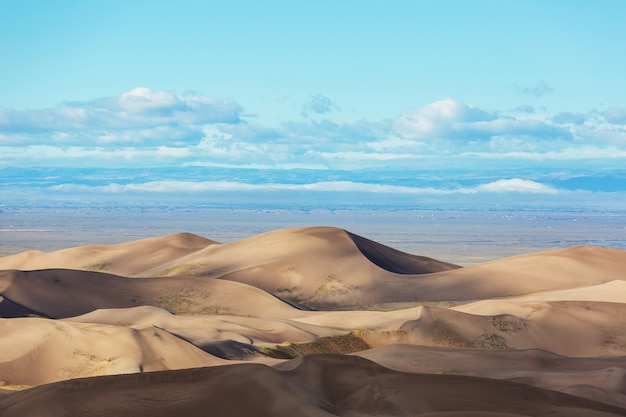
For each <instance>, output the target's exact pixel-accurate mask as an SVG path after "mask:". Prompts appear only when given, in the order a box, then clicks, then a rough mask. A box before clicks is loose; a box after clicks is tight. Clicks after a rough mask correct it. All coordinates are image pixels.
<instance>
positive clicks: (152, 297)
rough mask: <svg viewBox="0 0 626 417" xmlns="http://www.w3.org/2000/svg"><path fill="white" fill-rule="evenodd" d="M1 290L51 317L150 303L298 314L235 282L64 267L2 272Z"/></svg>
mask: <svg viewBox="0 0 626 417" xmlns="http://www.w3.org/2000/svg"><path fill="white" fill-rule="evenodd" d="M0 294H2V295H3V296H4V297H5V298H7V299H9V300H11V301H12V302H14V303H16V304H19V305H20V306H22V307H24V308H27V309H32V310H34V311H37V312H39V313H41V314H43V315H45V316H48V317H52V318H66V317H72V316H77V315H81V314H85V313H88V312H90V311H93V310H97V309H101V308H126V307H137V306H141V305H151V306H155V307H160V308H164V309H166V310H169V311H171V312H173V313H181V314H182V313H187V314H236V315H242V316H254V317H256V316H263V315H265V314H269V315H288V314H293V315H294V316H297V315H298V311H299V310H296V309H295V308H294V307H292V306H291V305H290V304H287V303H285V302H283V301H281V300H279V299H278V298H276V297H274V296H272V295H270V294H268V293H266V292H265V291H263V290H260V289H258V288H254V287H251V286H248V285H245V284H241V283H238V282H229V281H220V280H212V279H202V278H193V277H173V278H153V279H141V280H138V279H131V278H124V277H119V276H115V275H110V274H103V273H98V272H88V271H74V270H64V269H48V270H40V271H0Z"/></svg>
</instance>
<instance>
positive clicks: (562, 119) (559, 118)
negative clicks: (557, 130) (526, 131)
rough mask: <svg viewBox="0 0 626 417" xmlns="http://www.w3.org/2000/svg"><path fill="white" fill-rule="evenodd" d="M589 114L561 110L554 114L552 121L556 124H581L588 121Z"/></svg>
mask: <svg viewBox="0 0 626 417" xmlns="http://www.w3.org/2000/svg"><path fill="white" fill-rule="evenodd" d="M587 119H588V116H587V115H584V114H582V113H570V112H561V113H558V114H555V115H554V116H552V119H551V120H552V122H554V123H556V124H567V123H571V124H575V125H581V124H583V123H585V121H587Z"/></svg>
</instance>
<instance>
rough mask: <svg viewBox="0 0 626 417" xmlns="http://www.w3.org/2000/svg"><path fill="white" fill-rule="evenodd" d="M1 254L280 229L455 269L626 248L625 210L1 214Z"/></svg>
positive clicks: (67, 210) (21, 208)
mask: <svg viewBox="0 0 626 417" xmlns="http://www.w3.org/2000/svg"><path fill="white" fill-rule="evenodd" d="M0 209H1V210H2V211H1V212H0V256H6V255H11V254H15V253H19V252H23V251H26V250H40V251H54V250H59V249H63V248H68V247H74V246H84V245H90V244H116V243H122V242H128V241H131V240H137V239H143V238H147V237H154V236H163V235H167V234H173V233H178V232H190V233H194V234H198V235H201V236H204V237H206V238H208V239H212V240H216V241H219V242H222V243H229V242H234V241H237V240H240V239H243V238H246V237H250V236H253V235H256V234H259V233H264V232H267V231H271V230H276V229H285V228H292V227H305V226H321V225H323V226H334V227H339V228H343V229H345V230H348V231H350V232H352V233H356V234H359V235H361V236H364V237H367V238H368V239H372V240H375V241H377V242H380V243H382V244H385V245H387V246H390V247H393V248H395V249H398V250H401V251H404V252H408V253H412V254H418V255H422V256H429V257H433V258H437V259H440V260H444V261H447V262H452V263H457V264H461V265H469V264H474V263H481V262H486V261H490V260H494V259H500V258H503V257H508V256H514V255H519V254H524V253H529V252H535V251H543V250H551V249H560V248H568V247H573V246H579V245H600V246H605V247H610V248H614V249H626V241H625V237H626V211H617V210H612V211H601V210H587V209H583V210H580V211H576V210H574V209H568V210H558V209H550V208H546V209H537V208H534V209H522V208H520V209H511V208H506V209H498V208H493V209H489V210H487V209H458V208H450V209H445V208H442V209H432V208H428V209H414V210H412V209H400V210H392V209H358V208H357V209H337V210H329V209H311V210H308V209H285V208H270V209H262V208H258V209H252V208H232V209H226V208H213V207H204V206H202V205H200V204H196V205H184V204H181V205H174V204H168V205H158V204H150V205H133V204H128V205H125V206H116V205H106V204H101V205H95V206H94V205H80V204H77V205H67V204H65V205H61V204H59V205H55V204H47V205H45V206H43V207H39V206H37V205H34V204H20V205H4V206H2V207H0Z"/></svg>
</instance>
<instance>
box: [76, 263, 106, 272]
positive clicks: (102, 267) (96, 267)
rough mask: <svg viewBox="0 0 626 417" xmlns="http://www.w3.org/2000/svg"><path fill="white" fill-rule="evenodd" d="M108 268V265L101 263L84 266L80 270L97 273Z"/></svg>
mask: <svg viewBox="0 0 626 417" xmlns="http://www.w3.org/2000/svg"><path fill="white" fill-rule="evenodd" d="M108 267H109V265H108V264H107V263H106V262H104V261H102V262H100V263H97V264H91V265H85V266H83V268H82V269H84V270H85V271H96V272H98V271H106V270H107V268H108Z"/></svg>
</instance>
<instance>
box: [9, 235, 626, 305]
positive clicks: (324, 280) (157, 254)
mask: <svg viewBox="0 0 626 417" xmlns="http://www.w3.org/2000/svg"><path fill="white" fill-rule="evenodd" d="M125 245H126V246H125ZM160 245H162V246H163V248H162V249H158V250H157V249H155V248H157V247H159V246H160ZM126 250H127V251H128V254H127V255H124V253H125V251H126ZM93 253H97V255H94V254H93ZM35 255H36V256H35ZM35 255H33V254H30V255H29V253H26V254H18V255H14V256H10V257H5V258H0V268H4V269H9V267H12V266H15V268H16V269H21V270H30V269H39V268H55V267H57V265H64V266H63V268H69V269H86V268H85V266H87V267H90V268H91V269H98V268H99V269H100V270H101V271H100V272H107V273H113V272H116V274H117V275H121V276H126V277H156V276H187V277H190V276H198V277H204V278H220V279H222V280H230V281H237V282H241V283H245V284H249V285H252V286H255V287H257V288H261V289H263V290H265V291H268V292H270V293H272V294H275V295H277V296H280V297H282V298H285V299H289V300H292V301H296V302H300V303H302V304H305V305H309V306H314V307H318V308H328V307H338V306H346V305H359V304H360V305H365V304H371V303H388V302H409V301H435V300H455V301H462V300H477V299H485V298H492V297H505V296H518V295H523V294H527V293H531V292H537V291H553V290H563V289H571V288H579V287H585V286H593V285H599V284H603V283H606V282H610V281H616V280H624V279H625V278H626V272H625V271H626V252H623V251H617V250H611V249H606V248H597V247H578V248H572V249H566V250H559V251H551V252H543V253H536V254H529V255H522V256H517V257H511V258H506V259H502V260H499V261H494V262H489V263H486V264H482V265H476V266H472V267H468V268H458V267H456V266H455V265H451V264H449V263H445V262H441V261H437V260H433V259H430V258H425V257H420V256H416V255H410V254H406V253H403V252H399V251H396V250H394V249H391V248H388V247H386V246H383V245H380V244H378V243H376V242H373V241H370V240H368V239H366V238H363V237H360V236H356V235H353V234H351V233H349V232H346V231H344V230H342V229H336V228H330V227H309V228H302V229H287V230H278V231H274V232H269V233H264V234H261V235H258V236H253V237H250V238H247V239H243V240H241V241H238V242H233V243H229V244H216V243H215V242H213V241H210V240H207V239H204V238H200V237H198V236H194V235H189V234H179V235H172V236H168V237H165V238H160V239H159V238H154V239H147V240H143V241H137V242H131V243H128V244H124V245H112V246H106V247H103V246H97V247H83V248H72V249H68V250H65V251H59V252H54V253H51V254H41V253H40V254H35ZM31 258H32V259H31ZM29 259H30V260H29ZM96 259H100V260H98V261H96ZM90 262H96V263H93V264H89V263H90ZM79 264H80V265H82V266H77V265H79ZM504 277H506V278H504ZM13 301H15V300H13Z"/></svg>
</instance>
